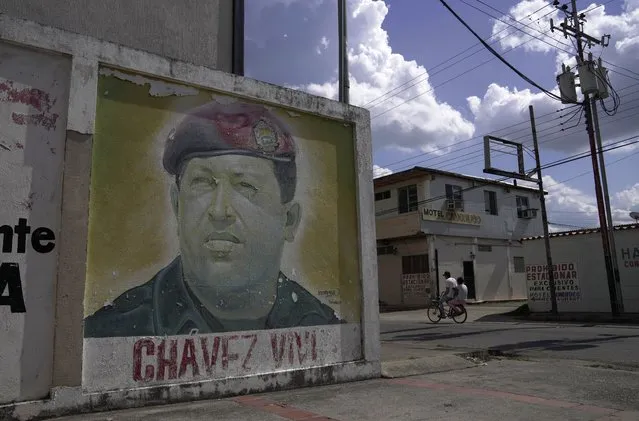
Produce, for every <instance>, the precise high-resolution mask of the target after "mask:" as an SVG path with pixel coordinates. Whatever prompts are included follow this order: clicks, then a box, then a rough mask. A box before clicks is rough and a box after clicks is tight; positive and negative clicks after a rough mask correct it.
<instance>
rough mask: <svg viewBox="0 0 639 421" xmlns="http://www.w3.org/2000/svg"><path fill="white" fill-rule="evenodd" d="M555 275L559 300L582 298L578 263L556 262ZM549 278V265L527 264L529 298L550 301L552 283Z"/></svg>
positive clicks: (571, 300) (577, 299) (574, 300)
mask: <svg viewBox="0 0 639 421" xmlns="http://www.w3.org/2000/svg"><path fill="white" fill-rule="evenodd" d="M553 275H554V280H555V291H556V294H557V301H558V302H576V301H579V300H581V289H580V288H579V274H578V273H577V264H575V263H558V264H554V265H553ZM548 278H549V275H548V265H526V283H527V285H528V299H529V300H531V301H548V302H550V283H549V281H548Z"/></svg>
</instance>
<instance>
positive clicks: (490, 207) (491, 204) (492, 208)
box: [484, 190, 497, 215]
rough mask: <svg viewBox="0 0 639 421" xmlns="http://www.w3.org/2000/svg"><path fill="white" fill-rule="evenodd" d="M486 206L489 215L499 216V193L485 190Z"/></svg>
mask: <svg viewBox="0 0 639 421" xmlns="http://www.w3.org/2000/svg"><path fill="white" fill-rule="evenodd" d="M484 206H485V208H486V213H487V214H489V215H497V193H496V192H494V191H490V190H484Z"/></svg>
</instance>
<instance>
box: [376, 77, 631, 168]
mask: <svg viewBox="0 0 639 421" xmlns="http://www.w3.org/2000/svg"><path fill="white" fill-rule="evenodd" d="M638 85H639V83H637V84H633V85H629V86H626V87H625V88H622V89H620V90H619V92H621V91H624V90H627V89H629V88H632V87H636V86H638ZM636 93H639V90H635V91H632V92H628V93H626V94H624V95H622V97H627V96H630V95H634V94H636ZM635 100H637V99H633V100H630V101H627V102H626V104H630V103H631V102H634V101H635ZM576 107H580V106H579V105H571V106H568V107H564V108H560V109H557V110H554V111H551V112H548V113H545V114H541V115H540V116H539V117H538V121H539V123H538V127H541V126H543V125H546V124H549V123H551V122H553V121H556V120H558V119H560V118H561V115H560V116H559V117H554V118H552V119H549V120H545V121H542V120H543V119H544V118H545V117H548V116H550V115H552V114H555V113H558V112H563V111H565V110H570V109H575V108H576ZM626 111H628V110H627V109H624V111H622V112H620V113H619V114H621V113H623V112H626ZM613 121H616V120H613ZM529 122H530V121H529V120H522V121H520V122H517V123H514V124H510V125H508V126H505V127H502V128H499V129H495V130H492V131H490V132H489V133H490V134H494V135H497V134H498V133H500V132H503V131H504V130H507V129H511V128H514V127H517V126H521V125H523V124H529ZM604 124H607V123H604ZM554 127H556V126H553V127H546V128H544V129H541V130H538V132H537V133H539V134H540V133H544V132H547V131H548V130H550V129H553V128H554ZM524 130H526V131H528V130H530V128H529V127H523V128H521V129H517V130H515V131H510V132H508V133H503V134H500V135H499V136H500V137H509V136H512V135H513V134H515V133H519V132H521V131H524ZM558 133H561V131H556V132H552V133H550V135H554V134H558ZM574 133H576V131H575V132H574ZM574 133H564V134H563V135H562V136H563V137H565V136H566V135H568V134H574ZM529 136H530V133H527V134H526V135H525V136H520V137H517V138H512V139H511V140H519V139H524V138H526V137H529ZM482 138H483V135H480V136H473V137H471V138H468V139H465V140H461V141H459V142H455V145H461V144H465V143H468V142H472V141H473V140H479V139H482ZM553 139H557V138H553ZM547 142H548V140H546V141H542V142H541V144H544V143H547ZM475 147H479V148H480V149H481V148H482V146H481V145H469V146H468V147H464V148H460V149H462V150H463V149H469V148H475ZM450 148H451V146H442V147H438V148H434V149H431V150H429V151H426V152H422V153H419V154H416V155H413V156H410V157H407V158H403V159H400V160H397V161H393V162H388V163H384V164H380V166H381V167H384V168H391V167H395V166H397V165H398V164H401V163H403V162H407V161H411V160H415V159H418V158H420V157H423V156H426V155H431V154H434V153H435V152H439V151H444V150H447V149H450ZM452 153H454V152H452ZM478 153H480V152H477V153H476V154H475V155H477V154H478ZM482 153H483V152H482ZM462 156H465V155H462ZM437 158H440V156H436V157H432V158H427V159H425V160H421V161H416V162H414V163H413V164H411V165H404V166H402V167H401V168H399V169H398V168H396V169H394V171H400V170H402V169H404V168H410V167H412V166H414V165H416V164H417V163H423V162H426V161H430V160H431V159H437ZM439 164H441V163H438V164H437V165H439Z"/></svg>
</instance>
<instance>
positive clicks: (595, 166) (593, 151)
mask: <svg viewBox="0 0 639 421" xmlns="http://www.w3.org/2000/svg"><path fill="white" fill-rule="evenodd" d="M571 4H572V23H573V26H574V28H573V29H574V31H575V38H576V40H577V54H578V56H579V59H580V60H581V62H582V63H583V61H584V48H583V45H582V43H581V38H582V35H583V34H582V32H581V25H580V24H579V14H578V12H577V0H571ZM591 103H592V101H591V99H590V95H588V94H586V95H584V114H585V115H586V130H587V131H588V141H589V143H590V157H591V160H592V173H593V175H594V179H595V196H596V198H597V210H598V213H599V226H600V227H601V228H600V230H601V242H602V245H603V253H604V262H605V265H606V275H607V278H608V292H609V294H610V308H611V310H612V314H613V316H617V315H619V308H618V304H617V294H616V288H615V275H614V271H613V268H612V260H611V258H610V243H609V242H608V238H609V237H608V222H607V221H606V209H605V206H604V198H603V193H602V191H601V176H600V174H599V163H598V162H597V144H596V141H595V132H594V130H593V125H592V120H593V118H592V107H591Z"/></svg>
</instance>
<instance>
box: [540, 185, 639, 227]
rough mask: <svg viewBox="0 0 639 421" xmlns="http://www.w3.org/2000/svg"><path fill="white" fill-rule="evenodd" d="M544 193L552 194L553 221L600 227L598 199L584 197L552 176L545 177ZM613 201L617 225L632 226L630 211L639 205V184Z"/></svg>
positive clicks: (550, 217)
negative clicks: (634, 205) (629, 224)
mask: <svg viewBox="0 0 639 421" xmlns="http://www.w3.org/2000/svg"><path fill="white" fill-rule="evenodd" d="M544 189H545V190H546V191H547V192H548V198H547V199H546V206H547V208H548V215H549V216H548V219H549V220H550V221H552V222H562V223H570V224H571V225H575V226H583V227H593V226H599V222H598V221H599V220H598V210H597V201H596V200H595V198H594V195H590V194H587V193H584V192H583V191H581V190H579V189H575V188H573V187H570V186H568V185H567V184H563V183H558V182H557V181H556V180H555V179H553V178H552V177H551V176H549V175H546V176H544ZM612 199H613V200H611V204H610V205H611V206H610V207H611V211H612V220H613V223H614V224H627V223H630V222H632V219H631V218H630V215H629V213H630V212H629V208H630V206H631V205H632V203H635V204H639V183H637V184H636V185H635V186H633V187H632V188H630V189H628V190H624V191H622V192H619V193H617V194H616V195H615V197H614V198H612ZM633 201H634V202H633Z"/></svg>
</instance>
